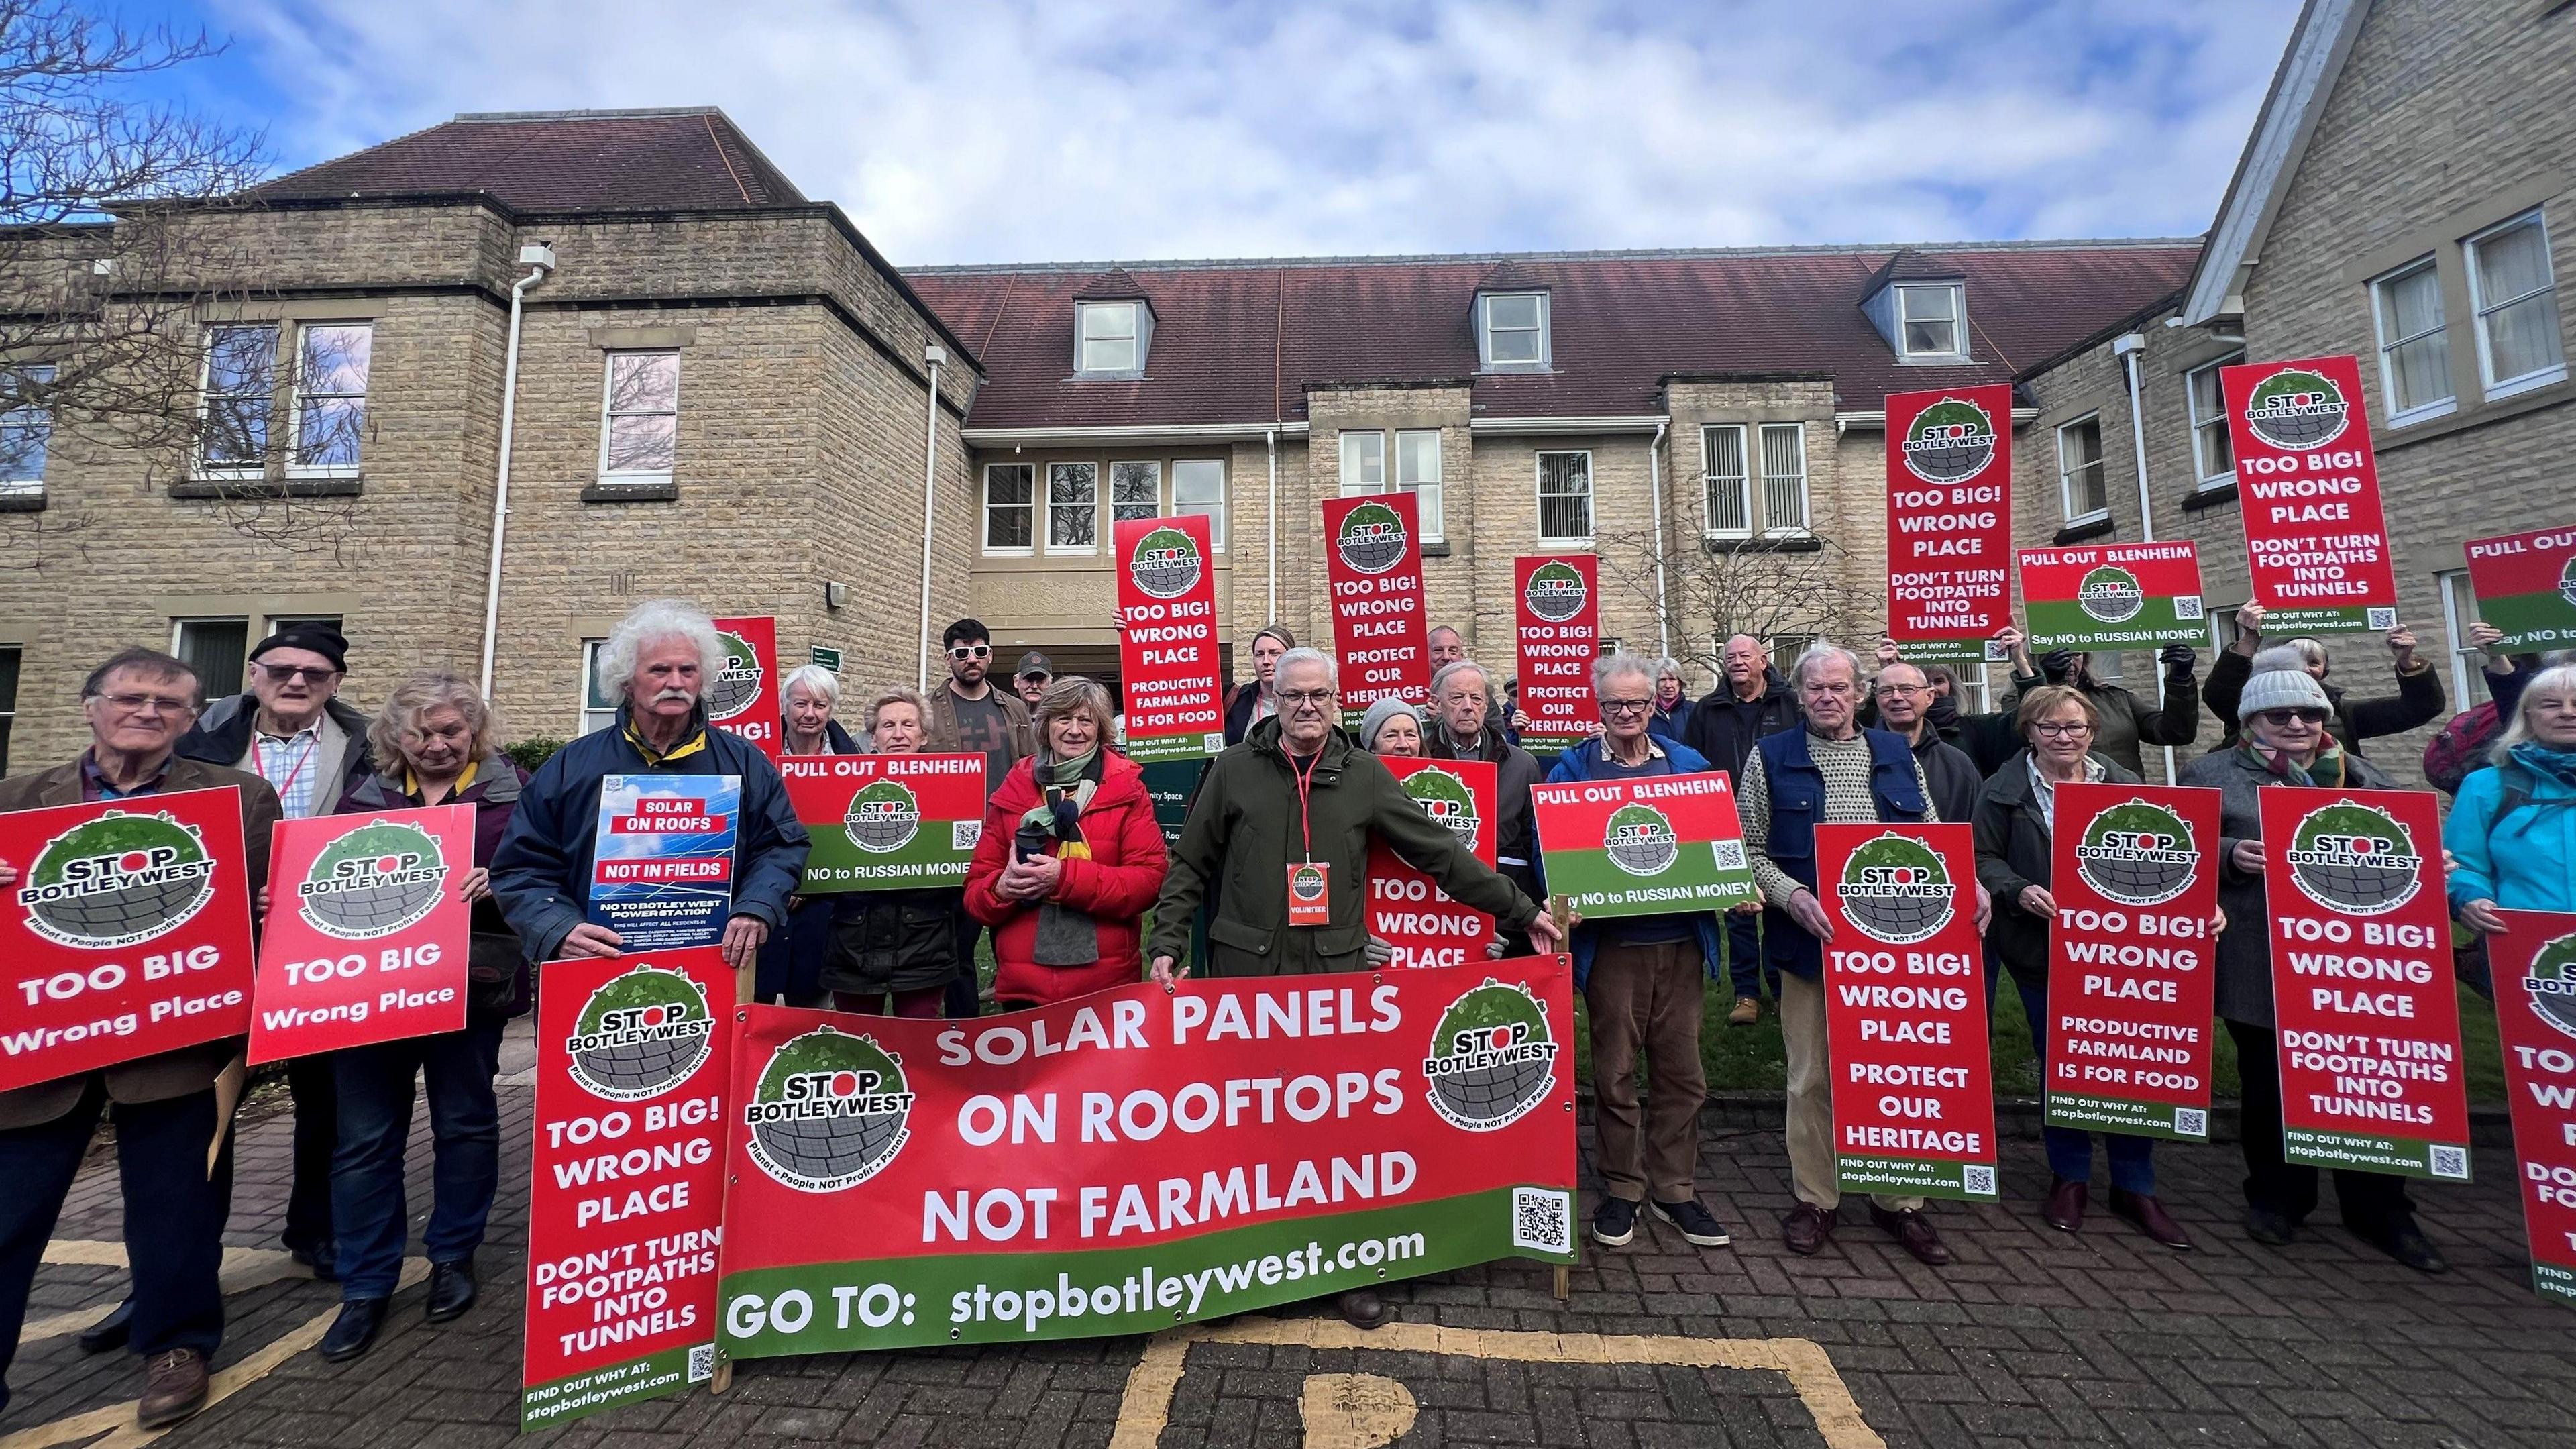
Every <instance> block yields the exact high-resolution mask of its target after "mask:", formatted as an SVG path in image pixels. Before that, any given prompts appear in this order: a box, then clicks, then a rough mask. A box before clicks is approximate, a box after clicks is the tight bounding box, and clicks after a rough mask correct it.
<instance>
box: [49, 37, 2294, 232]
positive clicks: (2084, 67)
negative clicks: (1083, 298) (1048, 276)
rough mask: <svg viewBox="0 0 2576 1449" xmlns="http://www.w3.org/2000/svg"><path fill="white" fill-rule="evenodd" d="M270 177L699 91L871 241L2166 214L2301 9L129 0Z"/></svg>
mask: <svg viewBox="0 0 2576 1449" xmlns="http://www.w3.org/2000/svg"><path fill="white" fill-rule="evenodd" d="M93 3H95V4H97V5H98V6H99V7H100V8H102V9H109V10H114V11H115V12H117V13H119V14H122V15H124V16H126V17H128V18H134V19H161V18H168V19H171V20H175V21H177V22H179V23H182V24H187V25H191V26H193V25H198V24H203V25H204V26H206V27H207V28H209V29H210V30H213V31H215V32H217V33H218V34H219V35H221V36H224V37H227V38H228V39H229V40H230V42H231V48H230V49H229V51H228V52H227V53H226V54H224V55H222V56H220V57H218V58H216V59H214V60H211V61H206V62H201V63H199V64H198V65H196V66H193V67H191V68H190V69H188V70H187V71H184V72H181V73H179V74H177V75H174V76H170V77H167V78H164V79H160V80H156V81H155V82H154V85H155V87H156V88H158V89H163V90H166V91H168V92H170V93H172V94H175V95H179V96H183V97H185V98H186V99H188V100H189V101H190V102H191V103H193V104H196V105H199V106H201V107H203V108H205V109H206V110H208V111H209V112H212V113H213V114H215V115H217V116H219V117H221V118H223V119H226V120H229V121H231V122H234V123H236V124H240V125H243V126H246V127H251V128H255V129H257V130H259V131H260V132H262V133H263V134H264V136H265V140H266V149H267V153H268V155H269V157H270V158H271V161H272V163H273V164H274V165H275V166H276V167H277V168H278V169H288V168H292V167H295V166H299V165H304V164H308V163H310V162H313V161H317V160H321V159H324V158H326V157H330V156H333V155H337V154H340V153H342V152H345V151H350V150H355V149H357V148H359V147H362V146H366V145H369V144H372V143H374V142H376V141H380V140H383V139H385V138H387V137H390V136H394V135H398V134H401V133H403V132H405V131H410V130H415V129H418V128H420V127H422V126H426V125H430V124H434V123H435V122H438V121H441V120H444V119H446V118H447V117H449V116H451V115H453V114H455V113H457V112H459V111H474V110H548V109H560V108H570V107H599V106H669V105H707V104H712V105H719V106H722V107H724V109H725V110H726V111H727V112H728V113H729V114H731V115H732V116H733V118H734V119H735V120H736V121H738V122H740V123H741V124H742V126H743V127H744V129H745V130H746V131H748V132H749V134H750V135H751V136H752V138H753V139H754V140H755V141H756V142H758V143H759V145H760V146H761V147H762V149H764V150H765V151H767V152H768V154H769V156H770V158H771V159H772V160H774V161H776V162H777V163H778V164H779V166H780V167H781V168H783V169H784V170H785V171H786V172H787V174H788V175H789V176H790V177H791V178H792V179H794V180H795V182H796V183H797V184H798V185H799V186H800V187H802V188H803V189H804V190H805V192H806V193H807V194H808V195H811V196H815V197H818V198H825V199H829V200H833V201H837V202H839V203H840V204H841V205H842V206H843V207H844V208H845V209H846V210H848V211H849V213H850V214H851V216H852V217H853V218H854V219H856V220H857V222H858V224H859V225H860V227H861V228H862V229H863V230H865V231H866V232H867V233H868V235H869V236H870V237H871V238H872V239H873V240H874V241H875V242H876V243H877V244H878V246H879V247H880V248H882V249H883V250H884V251H885V252H886V253H887V254H888V255H889V256H890V257H892V258H893V259H895V260H896V261H897V262H899V263H905V264H921V263H931V262H977V261H1013V260H1033V259H1075V258H1085V259H1097V258H1110V257H1118V258H1139V257H1180V256H1276V255H1292V254H1294V255H1304V254H1356V253H1388V252H1421V251H1433V252H1442V251H1484V250H1515V249H1553V248H1591V247H1662V246H1747V245H1767V244H1779V243H1802V242H1855V241H1882V242H1883V241H1929V240H1957V239H2008V238H2022V237H2065V236H2163V235H2191V234H2195V233H2198V232H2199V231H2201V230H2203V229H2205V228H2206V227H2207V226H2208V225H2209V221H2210V218H2211V215H2212V213H2213V212H2214V210H2215V208H2216V206H2217V203H2218V198H2219V194H2220V192H2221V191H2222V190H2224V188H2225V186H2226V184H2227V177H2228V173H2229V172H2230V170H2231V169H2232V168H2233V167H2234V165H2235V161H2236V156H2237V152H2238V151H2239V149H2241V147H2242V146H2243V144H2244V138H2245V132H2246V129H2247V127H2248V126H2249V125H2250V124H2251V122H2252V119H2253V115H2254V111H2255V108H2256V107H2257V106H2258V105H2259V104H2260V102H2261V100H2262V95H2263V90H2264V87H2265V86H2266V84H2268V82H2269V80H2270V77H2271V73H2272V70H2273V67H2274V66H2275V64H2276V63H2277V62H2278V60H2279V56H2280V52H2281V47H2282V44H2283V42H2284V41H2285V39H2286V38H2287V36H2288V33H2289V28H2290V24H2291V21H2292V19H2293V18H2294V17H2295V15H2296V12H2297V5H2296V0H2159V3H2157V4H2153V5H2112V4H2101V3H2094V0H2066V3H2040V0H2024V3H2007V0H1955V3H1946V4H1939V5H1931V4H1897V3H1847V0H1765V3H1760V4H1710V3H1700V4H1690V3H1684V4H1678V5H1677V4H1669V3H1665V4H1652V3H1645V4H1616V3H1585V0H1504V3H1491V4H1474V5H1469V4H1402V3H1395V0H1383V3H1369V0H1347V3H1326V4H1304V5H1281V4H1259V3H1221V4H1219V3H1195V4H1194V3H1182V0H1042V3H997V0H884V3H874V4H859V3H838V4H835V3H802V4H798V3H785V0H748V3H744V0H733V3H727V4H710V3H707V0H693V3H662V0H549V3H545V4H530V3H525V0H521V3H500V0H356V3H354V4H352V3H347V0H341V3H334V4H317V3H307V0H196V3H187V0H147V3H132V4H121V5H120V4H113V3H111V0H93Z"/></svg>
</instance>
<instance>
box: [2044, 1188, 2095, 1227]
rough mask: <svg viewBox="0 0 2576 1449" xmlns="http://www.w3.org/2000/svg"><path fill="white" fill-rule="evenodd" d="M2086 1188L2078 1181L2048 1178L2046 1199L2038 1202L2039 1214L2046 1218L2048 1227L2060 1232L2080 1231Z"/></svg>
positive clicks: (2082, 1224) (2082, 1222) (2082, 1221)
mask: <svg viewBox="0 0 2576 1449" xmlns="http://www.w3.org/2000/svg"><path fill="white" fill-rule="evenodd" d="M2087 1190H2088V1189H2087V1188H2086V1187H2085V1185H2084V1184H2083V1183H2080V1182H2069V1181H2067V1180H2066V1179H2065V1178H2062V1177H2052V1178H2050V1179H2049V1180H2048V1200H2047V1201H2046V1202H2044V1203H2042V1204H2040V1209H2039V1215H2040V1216H2041V1217H2043V1218H2045V1219H2047V1220H2048V1225H2049V1226H2050V1227H2052V1228H2055V1229H2057V1230H2058V1231H2059V1232H2061V1233H2073V1232H2080V1231H2082V1230H2083V1227H2084V1194H2085V1193H2086V1191H2087Z"/></svg>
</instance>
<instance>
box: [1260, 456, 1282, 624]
mask: <svg viewBox="0 0 2576 1449" xmlns="http://www.w3.org/2000/svg"><path fill="white" fill-rule="evenodd" d="M1261 441H1262V443H1263V445H1264V446H1265V447H1267V448H1269V450H1270V612H1268V613H1266V614H1264V615H1262V616H1261V622H1262V624H1263V625H1264V626H1265V627H1267V626H1268V625H1271V624H1276V623H1278V622H1279V430H1278V429H1277V428H1265V429H1263V430H1262V433H1261Z"/></svg>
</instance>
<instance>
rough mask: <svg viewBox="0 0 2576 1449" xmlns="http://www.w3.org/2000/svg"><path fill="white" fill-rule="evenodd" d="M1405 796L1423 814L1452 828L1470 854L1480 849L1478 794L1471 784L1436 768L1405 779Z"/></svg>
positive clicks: (1420, 771)
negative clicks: (1477, 810) (1478, 841)
mask: <svg viewBox="0 0 2576 1449" xmlns="http://www.w3.org/2000/svg"><path fill="white" fill-rule="evenodd" d="M1403 784H1404V793H1405V794H1407V795H1410V796H1412V797H1413V803H1414V804H1416V805H1419V806H1421V807H1422V813H1423V814H1425V815H1428V816H1430V817H1431V818H1432V819H1434V820H1437V821H1439V822H1440V823H1441V824H1443V825H1446V826H1448V827H1449V833H1450V834H1452V835H1455V836H1457V837H1458V843H1459V844H1460V845H1463V846H1465V847H1466V848H1467V849H1469V850H1474V849H1475V848H1476V826H1477V823H1478V822H1477V818H1476V792H1475V791H1473V790H1470V789H1468V788H1467V782H1466V781H1464V780H1461V779H1459V778H1458V777H1457V776H1455V775H1453V774H1450V773H1449V772H1448V771H1446V770H1443V769H1440V768H1438V767H1436V766H1433V767H1426V768H1423V769H1419V770H1416V771H1414V772H1413V773H1412V774H1410V775H1407V776H1405V777H1404V781H1403Z"/></svg>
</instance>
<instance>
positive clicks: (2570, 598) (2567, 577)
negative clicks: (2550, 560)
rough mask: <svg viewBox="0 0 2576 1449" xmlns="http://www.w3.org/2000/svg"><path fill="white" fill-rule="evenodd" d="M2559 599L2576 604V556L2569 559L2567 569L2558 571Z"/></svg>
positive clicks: (2572, 555)
mask: <svg viewBox="0 0 2576 1449" xmlns="http://www.w3.org/2000/svg"><path fill="white" fill-rule="evenodd" d="M2558 597H2560V598H2562V599H2565V600H2566V601H2567V602H2569V603H2571V604H2576V554H2571V555H2569V556H2568V559H2567V567H2565V568H2563V569H2560V570H2559V571H2558Z"/></svg>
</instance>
